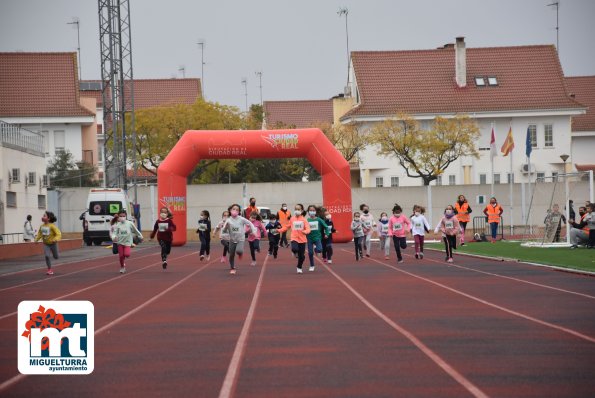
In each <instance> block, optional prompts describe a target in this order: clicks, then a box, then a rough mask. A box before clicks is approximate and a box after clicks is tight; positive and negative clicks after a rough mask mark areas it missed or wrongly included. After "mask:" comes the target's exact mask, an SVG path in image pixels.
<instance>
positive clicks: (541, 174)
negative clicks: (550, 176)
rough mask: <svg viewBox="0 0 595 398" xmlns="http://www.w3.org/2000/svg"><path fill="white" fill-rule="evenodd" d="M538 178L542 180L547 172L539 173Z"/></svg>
mask: <svg viewBox="0 0 595 398" xmlns="http://www.w3.org/2000/svg"><path fill="white" fill-rule="evenodd" d="M537 179H538V180H541V181H543V180H545V173H537Z"/></svg>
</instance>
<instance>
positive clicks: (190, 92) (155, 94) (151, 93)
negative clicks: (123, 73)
mask: <svg viewBox="0 0 595 398" xmlns="http://www.w3.org/2000/svg"><path fill="white" fill-rule="evenodd" d="M82 82H83V83H99V82H100V81H99V80H83V81H82ZM108 92H109V90H108ZM125 94H126V93H125ZM81 96H83V97H94V98H96V99H97V106H99V107H101V106H103V99H102V98H101V91H100V90H81ZM200 97H201V92H200V79H134V108H135V109H144V108H151V107H154V106H160V105H174V104H193V103H194V102H195V101H196V100H197V99H198V98H200Z"/></svg>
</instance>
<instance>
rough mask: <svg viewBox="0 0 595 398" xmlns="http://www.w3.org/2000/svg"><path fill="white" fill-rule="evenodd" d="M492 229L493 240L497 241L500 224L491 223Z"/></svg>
mask: <svg viewBox="0 0 595 398" xmlns="http://www.w3.org/2000/svg"><path fill="white" fill-rule="evenodd" d="M490 228H491V230H492V239H494V240H496V238H497V237H498V223H497V222H491V223H490Z"/></svg>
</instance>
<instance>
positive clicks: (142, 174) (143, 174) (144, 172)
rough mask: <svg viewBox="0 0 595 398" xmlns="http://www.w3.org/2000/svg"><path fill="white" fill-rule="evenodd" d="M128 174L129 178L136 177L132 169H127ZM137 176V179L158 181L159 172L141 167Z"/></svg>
mask: <svg viewBox="0 0 595 398" xmlns="http://www.w3.org/2000/svg"><path fill="white" fill-rule="evenodd" d="M126 173H127V174H128V177H129V178H131V177H134V170H131V169H127V170H126ZM136 176H137V178H155V179H157V172H156V171H155V172H150V171H149V170H147V169H145V168H143V167H139V168H138V169H137V171H136Z"/></svg>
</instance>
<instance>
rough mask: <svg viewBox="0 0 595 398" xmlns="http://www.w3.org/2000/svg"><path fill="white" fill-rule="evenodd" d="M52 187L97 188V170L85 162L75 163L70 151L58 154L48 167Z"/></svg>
mask: <svg viewBox="0 0 595 398" xmlns="http://www.w3.org/2000/svg"><path fill="white" fill-rule="evenodd" d="M47 175H48V176H49V178H50V184H51V186H52V187H97V186H99V181H98V180H97V179H96V178H95V177H96V175H97V168H96V167H95V166H93V165H92V164H89V163H85V162H78V164H77V163H75V161H74V160H73V157H72V153H70V151H68V150H67V151H64V152H58V153H56V156H54V158H53V159H52V160H50V163H49V164H48V167H47Z"/></svg>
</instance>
